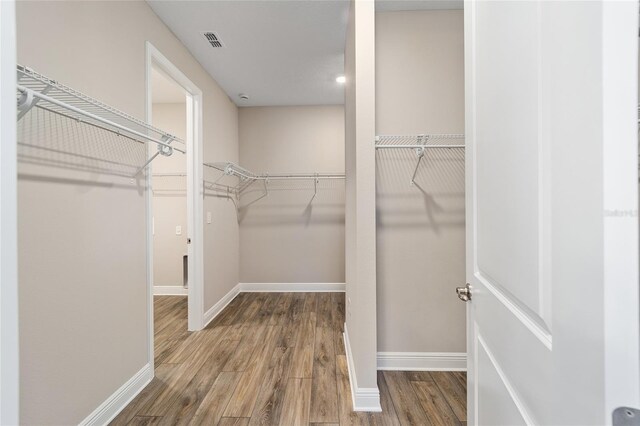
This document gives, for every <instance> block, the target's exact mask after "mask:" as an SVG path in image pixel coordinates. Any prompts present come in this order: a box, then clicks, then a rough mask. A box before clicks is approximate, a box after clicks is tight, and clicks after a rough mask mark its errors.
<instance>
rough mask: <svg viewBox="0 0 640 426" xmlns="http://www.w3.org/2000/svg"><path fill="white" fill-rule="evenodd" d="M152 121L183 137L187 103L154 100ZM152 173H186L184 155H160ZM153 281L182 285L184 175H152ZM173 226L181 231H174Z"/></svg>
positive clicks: (184, 218) (162, 283)
mask: <svg viewBox="0 0 640 426" xmlns="http://www.w3.org/2000/svg"><path fill="white" fill-rule="evenodd" d="M151 117H152V119H151V121H152V123H153V125H154V126H155V127H158V128H160V129H162V130H164V131H166V132H169V133H171V134H172V135H175V136H177V137H179V138H180V139H182V140H186V128H187V105H186V103H162V104H160V103H154V104H153V106H152V116H151ZM152 168H153V173H154V174H156V173H186V171H187V157H186V156H185V155H172V156H170V157H162V156H159V157H158V158H156V159H155V160H154V161H153V163H152ZM152 185H153V285H154V286H182V284H183V275H182V274H183V270H182V269H183V267H182V256H184V255H185V254H187V179H186V177H183V176H180V177H173V176H172V177H168V176H164V177H155V176H154V177H153V178H152ZM176 226H181V227H182V235H176Z"/></svg>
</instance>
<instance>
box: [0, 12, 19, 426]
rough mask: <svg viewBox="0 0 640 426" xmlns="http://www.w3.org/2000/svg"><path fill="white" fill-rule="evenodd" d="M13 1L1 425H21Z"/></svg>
mask: <svg viewBox="0 0 640 426" xmlns="http://www.w3.org/2000/svg"><path fill="white" fill-rule="evenodd" d="M15 6H16V5H15V1H13V0H9V1H2V2H0V161H1V165H0V170H1V174H2V175H1V176H0V199H1V200H2V202H1V203H0V236H1V238H2V239H1V240H0V283H1V287H0V325H1V328H0V424H3V425H12V424H19V423H20V422H19V420H20V419H19V395H20V391H19V389H20V378H19V371H20V368H19V364H20V357H19V344H18V334H19V331H18V255H17V253H18V250H17V246H18V242H17V241H18V234H17V231H16V230H17V225H16V223H17V175H16V168H17V144H16V98H15V95H16V10H15Z"/></svg>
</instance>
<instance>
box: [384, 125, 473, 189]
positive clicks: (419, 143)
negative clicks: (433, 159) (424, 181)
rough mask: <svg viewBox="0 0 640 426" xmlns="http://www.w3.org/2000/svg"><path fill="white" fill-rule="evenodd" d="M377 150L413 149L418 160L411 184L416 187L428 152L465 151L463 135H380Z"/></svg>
mask: <svg viewBox="0 0 640 426" xmlns="http://www.w3.org/2000/svg"><path fill="white" fill-rule="evenodd" d="M375 147H376V151H377V150H387V149H412V150H414V151H415V154H416V156H417V158H418V161H417V162H416V166H415V168H414V170H413V174H412V175H411V180H410V181H409V183H410V184H411V185H414V184H415V183H416V182H415V179H416V176H417V174H418V169H419V167H420V163H421V162H422V158H423V157H424V155H425V152H426V151H427V150H439V151H443V150H450V149H453V150H458V151H459V150H464V148H465V145H464V135H463V134H457V133H452V134H428V133H427V134H422V135H379V136H376V139H375ZM463 152H464V151H463Z"/></svg>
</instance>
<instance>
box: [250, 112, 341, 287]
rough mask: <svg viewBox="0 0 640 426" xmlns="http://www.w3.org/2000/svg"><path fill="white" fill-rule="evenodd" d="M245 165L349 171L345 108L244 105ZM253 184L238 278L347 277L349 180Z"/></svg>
mask: <svg viewBox="0 0 640 426" xmlns="http://www.w3.org/2000/svg"><path fill="white" fill-rule="evenodd" d="M239 124H240V126H239V128H240V133H239V135H240V164H241V165H242V166H243V167H246V168H248V169H249V170H251V171H253V172H255V173H316V172H318V173H344V107H343V106H342V105H336V106H294V107H252V108H240V109H239ZM263 193H264V187H263V185H262V183H254V184H253V185H252V187H251V188H249V189H248V190H247V192H246V195H245V196H243V199H242V205H244V206H245V207H241V209H240V213H239V218H240V281H241V282H245V283H256V282H257V283H344V180H321V181H319V183H318V192H317V195H316V196H315V198H313V200H312V197H313V194H314V183H313V181H310V180H307V181H275V180H274V181H270V183H269V196H268V197H265V198H262V199H261V200H259V201H256V202H255V203H253V204H250V203H251V202H252V201H253V200H256V199H257V197H259V196H261V195H262V194H263Z"/></svg>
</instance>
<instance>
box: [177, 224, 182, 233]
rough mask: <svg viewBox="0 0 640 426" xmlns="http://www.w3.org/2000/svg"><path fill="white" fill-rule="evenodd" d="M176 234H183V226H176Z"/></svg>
mask: <svg viewBox="0 0 640 426" xmlns="http://www.w3.org/2000/svg"><path fill="white" fill-rule="evenodd" d="M176 235H182V226H180V225H178V226H176Z"/></svg>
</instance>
